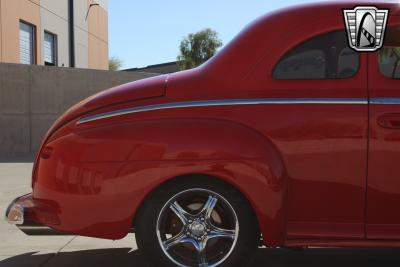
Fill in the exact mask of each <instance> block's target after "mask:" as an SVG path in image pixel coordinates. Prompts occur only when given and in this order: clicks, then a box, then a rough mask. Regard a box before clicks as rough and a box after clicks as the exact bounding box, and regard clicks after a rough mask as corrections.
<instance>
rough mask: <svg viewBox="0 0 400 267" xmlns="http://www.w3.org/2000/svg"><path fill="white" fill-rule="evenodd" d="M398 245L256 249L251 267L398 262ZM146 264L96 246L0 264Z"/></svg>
mask: <svg viewBox="0 0 400 267" xmlns="http://www.w3.org/2000/svg"><path fill="white" fill-rule="evenodd" d="M399 264H400V250H399V249H306V250H300V251H293V250H287V249H259V250H258V251H257V253H256V255H255V257H254V259H253V260H252V261H251V262H250V263H249V266H251V267H264V266H268V267H303V266H304V267H314V266H315V267H333V266H334V267H338V266H340V267H346V266H349V267H350V266H351V267H355V266H363V267H372V266H374V267H375V266H377V267H378V266H379V267H381V266H399ZM25 266H27V267H28V266H29V267H36V266H38V267H39V266H40V267H53V266H54V267H56V266H57V267H64V266H65V267H67V266H68V267H69V266H74V267H106V266H107V267H108V266H112V267H125V266H126V267H128V266H129V267H146V266H150V265H149V264H147V263H146V261H145V260H144V259H143V257H142V256H141V254H140V252H139V251H131V250H130V249H129V248H119V249H97V250H84V251H74V252H61V253H58V254H57V255H55V254H36V253H27V254H23V255H19V256H15V257H12V258H8V259H5V260H3V261H0V267H25Z"/></svg>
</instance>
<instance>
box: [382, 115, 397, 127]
mask: <svg viewBox="0 0 400 267" xmlns="http://www.w3.org/2000/svg"><path fill="white" fill-rule="evenodd" d="M378 124H379V126H381V127H383V128H388V129H400V113H392V114H384V115H382V116H380V117H379V118H378Z"/></svg>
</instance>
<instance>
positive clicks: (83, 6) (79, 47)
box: [74, 0, 89, 68]
mask: <svg viewBox="0 0 400 267" xmlns="http://www.w3.org/2000/svg"><path fill="white" fill-rule="evenodd" d="M88 7H89V3H88V1H87V0H74V13H75V17H74V20H75V21H74V23H75V65H76V67H78V68H88V67H89V37H88V31H89V28H88V21H87V20H86V13H87V10H88ZM82 11H84V12H82Z"/></svg>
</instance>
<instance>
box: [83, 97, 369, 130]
mask: <svg viewBox="0 0 400 267" xmlns="http://www.w3.org/2000/svg"><path fill="white" fill-rule="evenodd" d="M287 104H290V105H296V104H309V105H316V104H332V105H366V104H368V100H367V99H366V98H266V99H229V100H206V101H186V102H172V103H163V104H156V105H148V106H141V107H134V108H126V109H121V110H116V111H111V112H106V113H101V114H96V115H92V116H88V117H84V118H82V119H80V120H79V121H78V122H77V125H81V124H85V123H88V122H93V121H97V120H102V119H107V118H112V117H117V116H123V115H127V114H132V113H139V112H146V111H155V110H162V109H176V108H191V107H217V106H238V105H245V106H248V105H287Z"/></svg>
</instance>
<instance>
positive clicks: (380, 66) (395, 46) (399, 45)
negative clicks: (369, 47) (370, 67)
mask: <svg viewBox="0 0 400 267" xmlns="http://www.w3.org/2000/svg"><path fill="white" fill-rule="evenodd" d="M391 28H392V29H395V31H399V32H400V26H392V27H388V28H387V29H386V34H385V40H384V43H383V47H382V49H380V50H379V51H378V52H377V53H376V54H377V56H376V61H377V64H378V69H379V73H380V74H381V75H382V76H383V77H384V78H386V79H390V80H400V74H399V77H396V76H393V75H391V76H387V75H386V74H385V73H384V72H383V71H382V64H381V60H380V56H381V52H382V50H383V49H385V48H398V49H400V40H399V43H397V39H396V43H395V44H394V43H389V44H387V45H385V41H387V39H388V34H389V31H390V29H391ZM396 63H397V66H395V68H394V70H393V74H396V70H397V69H399V70H398V71H400V58H399V59H398V60H397V62H396Z"/></svg>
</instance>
